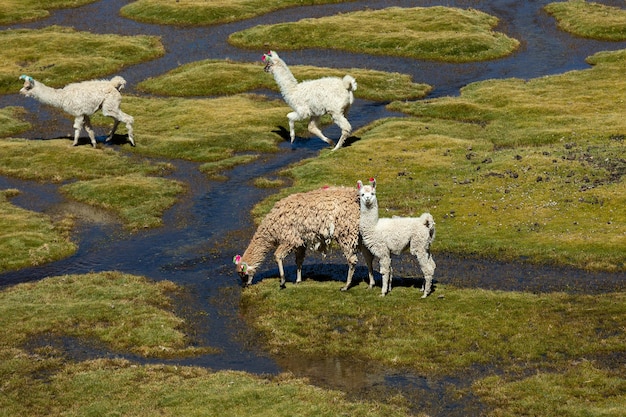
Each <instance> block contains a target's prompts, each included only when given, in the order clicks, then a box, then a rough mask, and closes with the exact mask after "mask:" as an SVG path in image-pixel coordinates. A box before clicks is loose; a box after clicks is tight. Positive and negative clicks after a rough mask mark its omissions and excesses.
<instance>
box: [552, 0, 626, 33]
mask: <svg viewBox="0 0 626 417" xmlns="http://www.w3.org/2000/svg"><path fill="white" fill-rule="evenodd" d="M544 9H545V10H546V11H547V12H548V13H550V14H551V15H552V16H554V18H555V19H556V20H557V22H558V25H559V28H561V29H562V30H564V31H566V32H569V33H572V34H574V35H576V36H581V37H585V38H592V39H598V40H602V41H623V40H626V10H623V9H621V8H619V7H612V6H606V5H603V4H600V3H593V2H587V1H583V0H569V1H564V2H558V3H550V4H548V5H546V6H545V7H544Z"/></svg>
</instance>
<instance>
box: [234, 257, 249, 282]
mask: <svg viewBox="0 0 626 417" xmlns="http://www.w3.org/2000/svg"><path fill="white" fill-rule="evenodd" d="M233 263H234V264H235V268H236V271H237V273H238V274H239V276H240V277H241V280H242V281H244V282H246V281H247V280H248V277H249V276H250V268H248V264H247V263H246V262H244V261H243V260H242V258H241V255H235V256H234V257H233Z"/></svg>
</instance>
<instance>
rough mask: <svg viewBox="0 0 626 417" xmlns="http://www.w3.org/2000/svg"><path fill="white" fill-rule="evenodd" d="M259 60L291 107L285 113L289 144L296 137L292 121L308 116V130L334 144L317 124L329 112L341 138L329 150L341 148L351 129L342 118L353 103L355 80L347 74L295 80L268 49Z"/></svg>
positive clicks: (285, 66) (276, 55) (283, 62)
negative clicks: (287, 120) (300, 80)
mask: <svg viewBox="0 0 626 417" xmlns="http://www.w3.org/2000/svg"><path fill="white" fill-rule="evenodd" d="M263 62H264V63H265V72H271V73H272V75H273V76H274V79H275V80H276V84H278V87H280V91H281V93H282V95H283V98H284V99H285V102H286V103H287V104H288V105H289V107H291V108H292V109H293V111H292V112H291V113H289V114H287V119H289V135H290V136H291V143H293V141H294V139H295V137H296V133H295V130H294V125H295V122H296V121H299V120H305V119H307V118H309V119H310V120H309V126H308V129H309V132H311V133H312V134H314V135H316V136H317V137H319V138H320V139H322V140H323V141H324V142H326V143H328V144H329V145H330V146H333V145H334V144H335V143H334V142H333V141H332V140H331V139H328V138H327V137H326V136H324V134H323V133H322V131H321V130H320V128H319V126H318V124H319V121H320V118H321V117H322V116H324V115H325V114H330V115H331V117H332V118H333V121H334V122H335V124H336V125H337V126H339V128H340V129H341V137H340V138H339V141H338V142H337V145H336V146H335V147H334V148H333V151H335V150H337V149H339V148H341V147H342V146H343V143H344V142H345V140H346V138H347V137H348V136H349V135H350V133H351V132H352V126H351V125H350V122H348V119H346V114H347V113H348V110H350V106H351V105H352V103H353V102H354V94H353V91H355V90H356V87H357V84H356V80H355V79H354V78H353V77H352V76H350V75H345V76H344V77H343V79H342V78H339V77H324V78H320V79H317V80H309V81H303V82H301V83H298V81H297V80H296V78H295V77H294V76H293V74H292V73H291V70H289V67H287V64H285V61H283V60H282V59H280V57H279V56H278V54H277V53H276V52H274V51H269V52H268V53H267V54H265V55H263Z"/></svg>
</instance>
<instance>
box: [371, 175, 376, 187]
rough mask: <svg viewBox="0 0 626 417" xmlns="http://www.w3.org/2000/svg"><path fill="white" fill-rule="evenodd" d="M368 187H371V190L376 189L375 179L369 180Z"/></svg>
mask: <svg viewBox="0 0 626 417" xmlns="http://www.w3.org/2000/svg"><path fill="white" fill-rule="evenodd" d="M370 185H371V186H372V188H376V178H374V177H372V178H370Z"/></svg>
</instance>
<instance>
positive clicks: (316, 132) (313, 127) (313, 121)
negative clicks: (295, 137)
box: [309, 116, 335, 146]
mask: <svg viewBox="0 0 626 417" xmlns="http://www.w3.org/2000/svg"><path fill="white" fill-rule="evenodd" d="M319 121H320V118H319V117H317V116H312V117H311V120H310V121H309V132H311V133H313V134H314V135H315V136H317V137H318V138H320V139H321V140H323V141H324V142H326V143H328V144H329V145H330V146H333V145H334V144H335V142H333V141H332V140H331V139H328V138H327V137H326V136H324V134H323V133H322V131H321V130H320V128H319V126H318V125H317V124H318V123H319Z"/></svg>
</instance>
